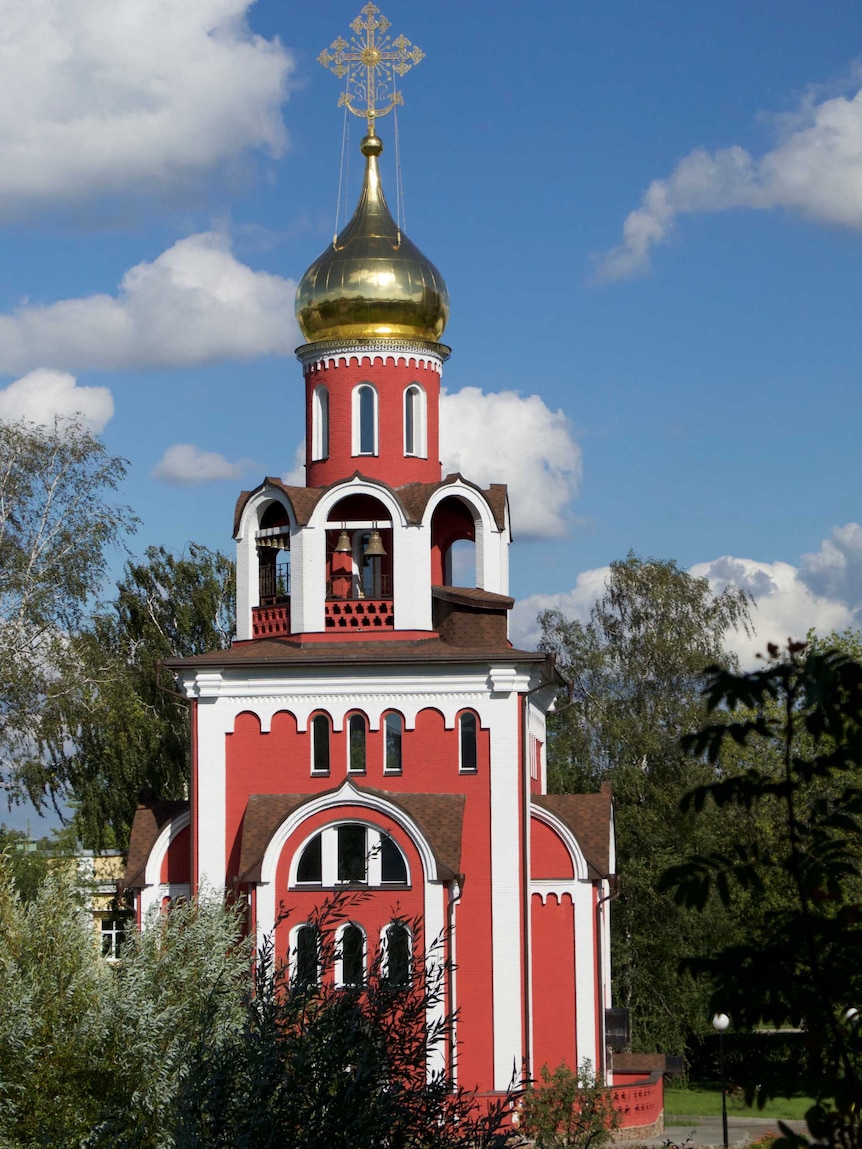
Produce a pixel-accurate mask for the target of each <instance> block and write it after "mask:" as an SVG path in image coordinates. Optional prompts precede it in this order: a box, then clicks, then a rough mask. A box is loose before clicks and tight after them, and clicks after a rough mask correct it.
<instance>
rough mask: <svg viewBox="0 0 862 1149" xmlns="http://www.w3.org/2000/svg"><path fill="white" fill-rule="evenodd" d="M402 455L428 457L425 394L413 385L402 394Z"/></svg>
mask: <svg viewBox="0 0 862 1149" xmlns="http://www.w3.org/2000/svg"><path fill="white" fill-rule="evenodd" d="M404 454H405V455H416V456H418V457H419V458H420V459H424V458H426V457H427V455H428V435H427V423H426V402H425V392H424V391H423V390H422V388H421V387H420V386H419V384H418V383H413V384H412V385H411V386H410V387H408V388H407V390H406V391H405V392H404Z"/></svg>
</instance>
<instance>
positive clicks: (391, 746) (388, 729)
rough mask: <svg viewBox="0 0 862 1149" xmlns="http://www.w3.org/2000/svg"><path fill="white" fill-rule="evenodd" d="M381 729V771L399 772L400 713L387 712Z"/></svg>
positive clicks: (401, 725) (401, 722) (401, 726)
mask: <svg viewBox="0 0 862 1149" xmlns="http://www.w3.org/2000/svg"><path fill="white" fill-rule="evenodd" d="M383 731H384V746H383V771H384V773H385V774H400V773H401V742H402V736H403V734H404V719H403V718H402V717H401V715H400V714H387V715H386V720H385V722H384V723H383Z"/></svg>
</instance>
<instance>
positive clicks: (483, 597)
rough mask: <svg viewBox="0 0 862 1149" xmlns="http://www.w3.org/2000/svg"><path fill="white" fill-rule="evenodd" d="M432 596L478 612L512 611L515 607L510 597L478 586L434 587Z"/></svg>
mask: <svg viewBox="0 0 862 1149" xmlns="http://www.w3.org/2000/svg"><path fill="white" fill-rule="evenodd" d="M431 596H432V598H439V599H442V600H443V601H444V602H457V603H458V604H459V605H460V606H472V607H475V609H476V610H511V609H512V607H513V606H514V605H515V600H514V599H513V598H510V597H509V595H507V594H496V593H495V592H494V591H491V590H482V588H481V587H478V586H432V587H431Z"/></svg>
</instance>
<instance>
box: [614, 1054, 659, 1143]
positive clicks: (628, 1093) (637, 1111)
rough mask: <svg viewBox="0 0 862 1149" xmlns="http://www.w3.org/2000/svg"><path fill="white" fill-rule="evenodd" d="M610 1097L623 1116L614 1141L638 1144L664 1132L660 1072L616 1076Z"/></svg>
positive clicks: (616, 1072)
mask: <svg viewBox="0 0 862 1149" xmlns="http://www.w3.org/2000/svg"><path fill="white" fill-rule="evenodd" d="M611 1096H612V1098H613V1103H614V1108H615V1109H616V1111H617V1113H618V1114H619V1116H620V1127H619V1129H618V1130H617V1132H616V1137H615V1139H616V1140H618V1141H637V1140H640V1139H641V1138H644V1139H646V1138H649V1137H656V1136H658V1134H660V1133H663V1132H664V1078H663V1076H662V1074H661V1073H660V1072H659V1071H658V1070H654V1071H653V1072H652V1073H649V1074H646V1075H645V1074H643V1073H638V1072H636V1071H633V1072H630V1073H621V1072H619V1071H618V1070H615V1071H614V1074H613V1085H612V1086H611Z"/></svg>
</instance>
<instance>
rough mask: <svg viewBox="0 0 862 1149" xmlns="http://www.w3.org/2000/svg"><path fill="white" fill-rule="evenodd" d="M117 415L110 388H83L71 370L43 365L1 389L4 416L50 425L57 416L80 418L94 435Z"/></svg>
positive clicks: (0, 404) (1, 409)
mask: <svg viewBox="0 0 862 1149" xmlns="http://www.w3.org/2000/svg"><path fill="white" fill-rule="evenodd" d="M113 414H114V400H113V397H112V395H111V392H110V391H109V390H108V388H107V387H79V386H78V385H77V383H76V382H75V377H74V375H70V374H69V373H68V371H50V370H47V369H45V368H41V369H39V370H36V371H31V372H30V373H29V374H28V375H24V376H23V377H22V378H21V379H16V380H15V382H14V383H10V384H9V386H8V387H6V388H4V389H3V390H0V419H6V420H10V421H11V420H15V419H29V420H30V422H32V423H42V424H44V425H46V426H50V425H51V424H52V423H53V422H54V420H55V419H58V418H59V419H66V418H76V417H77V418H78V420H79V421H80V422H81V423H82V424H83V425H84V426H85V427H89V429H90V430H91V431H93V432H94V434H97V435H98V434H99V433H100V432H101V431H102V430H104V428H105V425H106V424H107V422H108V420H109V419H110V418H111V416H112V415H113Z"/></svg>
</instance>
